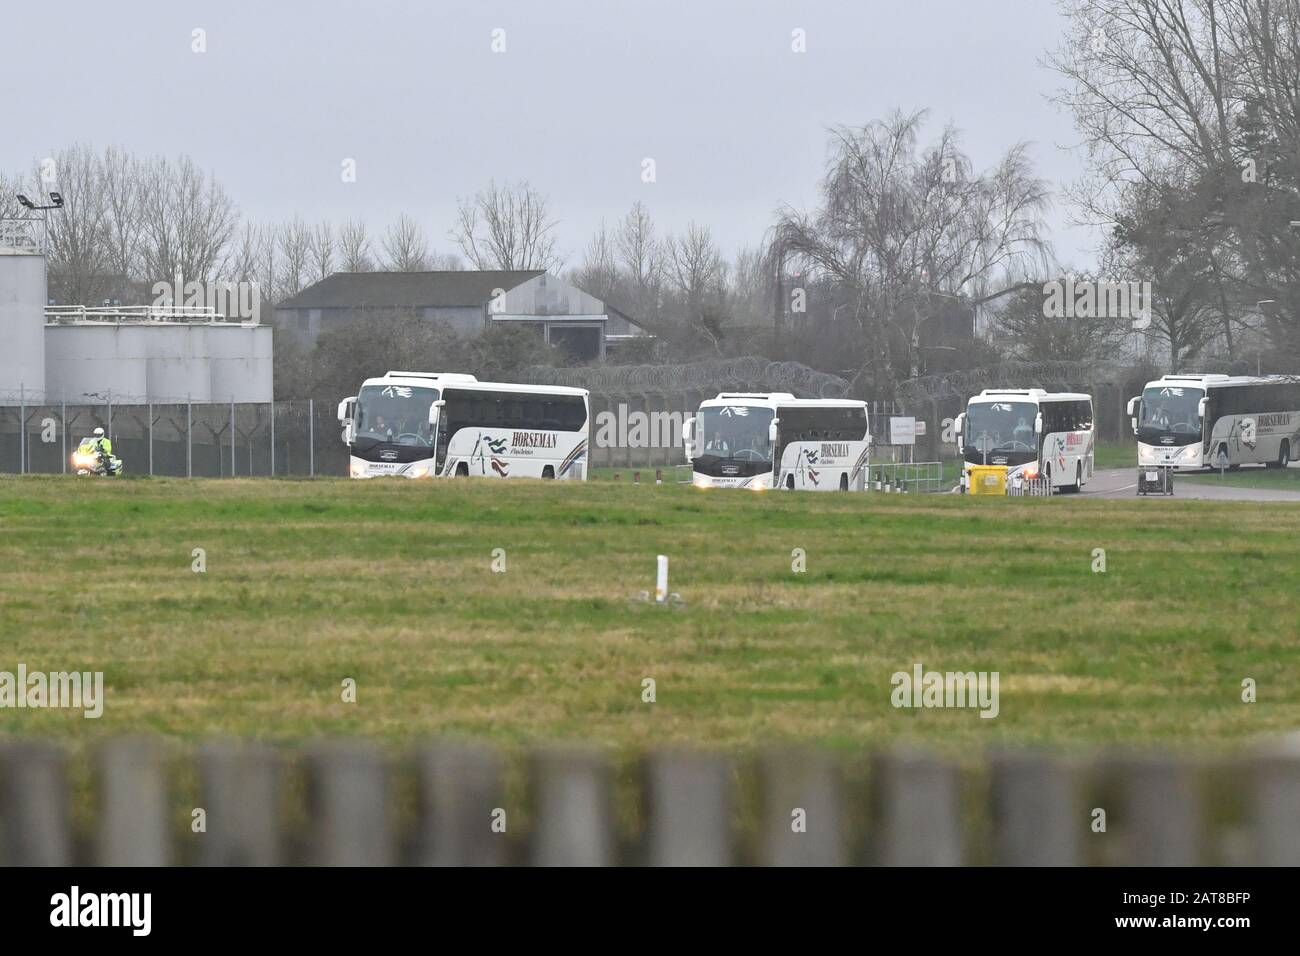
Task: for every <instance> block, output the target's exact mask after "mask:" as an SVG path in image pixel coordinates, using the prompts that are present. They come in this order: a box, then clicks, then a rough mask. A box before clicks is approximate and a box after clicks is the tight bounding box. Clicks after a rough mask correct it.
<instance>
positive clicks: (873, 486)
mask: <svg viewBox="0 0 1300 956" xmlns="http://www.w3.org/2000/svg"><path fill="white" fill-rule="evenodd" d="M868 473H869V477H868V479H867V490H868V491H872V492H876V491H879V492H884V493H894V494H897V493H902V494H907V493H929V494H933V493H935V492H940V491H949V490H950V489H949V488H948V487H947V485H948V484H951V482H948V483H945V481H944V477H943V462H941V461H914V462H913V461H906V462H904V461H900V462H882V463H879V464H877V463H874V462H873V463H872V464H871V466H870V467H869V468H868Z"/></svg>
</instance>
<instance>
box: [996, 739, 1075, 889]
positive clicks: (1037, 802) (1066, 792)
mask: <svg viewBox="0 0 1300 956" xmlns="http://www.w3.org/2000/svg"><path fill="white" fill-rule="evenodd" d="M990 770H991V774H992V785H993V843H994V847H993V851H994V858H995V859H994V862H995V863H999V864H1005V865H1008V866H1078V865H1079V859H1080V853H1079V836H1080V834H1081V833H1084V832H1086V831H1087V817H1086V816H1085V815H1084V813H1083V799H1082V794H1081V793H1080V792H1079V783H1080V776H1081V775H1080V774H1079V772H1078V768H1077V767H1076V766H1075V765H1074V763H1073V762H1071V761H1069V760H1067V759H1065V758H1061V757H1054V756H1049V755H1047V754H1038V753H1018V752H1011V751H1007V752H1004V753H998V754H995V755H994V756H993V758H992V761H991V765H990Z"/></svg>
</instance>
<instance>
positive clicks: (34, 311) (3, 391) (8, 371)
mask: <svg viewBox="0 0 1300 956" xmlns="http://www.w3.org/2000/svg"><path fill="white" fill-rule="evenodd" d="M4 242H5V240H4V238H3V236H0V404H15V405H16V404H17V403H18V391H19V389H20V388H21V389H22V390H23V391H25V392H26V393H27V394H28V395H29V396H30V395H32V394H37V395H39V394H40V393H41V392H44V391H45V388H46V383H45V305H46V302H48V301H49V298H48V297H49V293H48V291H47V287H46V284H45V256H43V255H41V254H40V253H37V252H32V251H30V250H27V251H25V250H24V249H23V248H21V247H15V246H10V245H5V244H4ZM10 393H12V394H10ZM28 400H29V401H30V398H29V399H28Z"/></svg>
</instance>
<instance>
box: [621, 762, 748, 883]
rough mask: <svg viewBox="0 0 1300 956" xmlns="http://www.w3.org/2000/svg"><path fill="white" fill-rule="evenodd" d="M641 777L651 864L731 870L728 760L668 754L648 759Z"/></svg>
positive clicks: (729, 767) (729, 772) (729, 769)
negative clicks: (644, 790) (643, 787)
mask: <svg viewBox="0 0 1300 956" xmlns="http://www.w3.org/2000/svg"><path fill="white" fill-rule="evenodd" d="M642 773H643V779H644V780H645V789H646V807H647V811H648V821H647V823H646V842H647V858H648V862H649V863H650V865H651V866H730V865H731V861H732V860H731V858H732V853H731V764H730V762H729V761H728V760H726V758H724V757H716V756H712V755H708V754H696V753H683V752H668V753H661V754H654V755H652V756H650V757H647V758H646V760H645V761H644V765H643V768H642Z"/></svg>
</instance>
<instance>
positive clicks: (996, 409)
mask: <svg viewBox="0 0 1300 956" xmlns="http://www.w3.org/2000/svg"><path fill="white" fill-rule="evenodd" d="M1037 417H1038V406H1037V405H1035V404H1034V403H1033V402H987V403H979V404H972V405H971V406H970V407H969V408H967V410H966V434H965V435H964V436H963V437H962V440H963V442H964V444H965V447H966V460H967V461H970V462H976V463H987V464H990V465H1022V464H1024V463H1025V462H1027V461H1033V460H1034V457H1035V456H1036V455H1037V454H1038V435H1037V433H1035V431H1034V420H1035V419H1036V418H1037Z"/></svg>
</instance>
